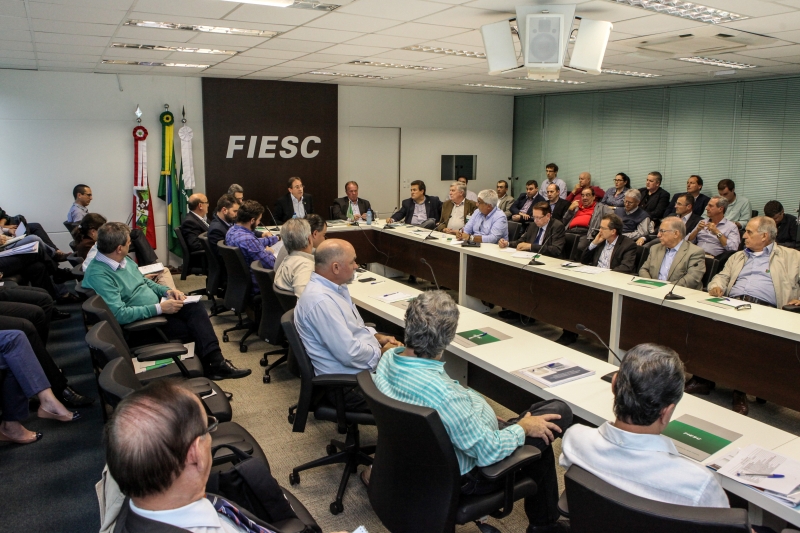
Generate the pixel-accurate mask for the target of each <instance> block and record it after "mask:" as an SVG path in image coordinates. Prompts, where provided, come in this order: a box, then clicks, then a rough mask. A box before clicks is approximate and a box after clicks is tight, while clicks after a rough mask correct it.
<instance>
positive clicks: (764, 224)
mask: <svg viewBox="0 0 800 533" xmlns="http://www.w3.org/2000/svg"><path fill="white" fill-rule="evenodd" d="M750 220H755V221H757V222H758V227H757V228H756V233H766V234H767V236H769V241H770V242H775V240H776V239H777V238H778V225H777V224H775V221H774V220H772V219H771V218H770V217H753V218H751V219H750Z"/></svg>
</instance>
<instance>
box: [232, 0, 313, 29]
mask: <svg viewBox="0 0 800 533" xmlns="http://www.w3.org/2000/svg"><path fill="white" fill-rule="evenodd" d="M231 5H235V4H231ZM326 13H327V12H325V11H318V10H314V9H286V8H282V7H268V6H257V5H253V4H240V5H239V7H238V8H237V9H236V10H235V11H233V12H232V13H230V14H228V15H227V16H226V17H225V20H243V21H248V22H266V23H270V24H286V25H288V26H299V25H301V24H305V23H306V22H310V21H312V20H314V19H316V18H319V17H321V16H323V15H325V14H326Z"/></svg>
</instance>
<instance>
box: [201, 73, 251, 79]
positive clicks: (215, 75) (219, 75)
mask: <svg viewBox="0 0 800 533" xmlns="http://www.w3.org/2000/svg"><path fill="white" fill-rule="evenodd" d="M200 77H201V78H241V77H242V74H241V73H240V72H239V73H236V72H231V73H229V72H201V73H200Z"/></svg>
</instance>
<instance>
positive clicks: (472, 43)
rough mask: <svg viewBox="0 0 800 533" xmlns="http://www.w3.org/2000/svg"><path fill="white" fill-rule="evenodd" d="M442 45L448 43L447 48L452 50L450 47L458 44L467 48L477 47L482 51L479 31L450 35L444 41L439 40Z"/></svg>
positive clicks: (481, 39) (481, 38)
mask: <svg viewBox="0 0 800 533" xmlns="http://www.w3.org/2000/svg"><path fill="white" fill-rule="evenodd" d="M439 40H440V41H441V42H443V43H449V46H448V47H447V48H453V46H452V45H454V44H460V45H463V46H469V47H473V48H474V47H479V48H481V49H483V37H482V36H481V32H479V31H469V32H467V33H460V34H458V35H451V36H450V37H445V38H444V39H439Z"/></svg>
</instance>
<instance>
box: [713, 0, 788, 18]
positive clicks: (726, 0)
mask: <svg viewBox="0 0 800 533" xmlns="http://www.w3.org/2000/svg"><path fill="white" fill-rule="evenodd" d="M700 3H702V4H703V5H705V6H709V7H715V8H717V9H721V10H723V11H731V12H733V13H738V14H739V15H746V16H748V17H765V16H768V15H777V14H779V13H787V12H789V11H791V10H792V8H791V7H787V6H784V5H780V4H777V3H773V2H771V1H766V2H765V1H764V0H702V2H700ZM798 7H800V6H798Z"/></svg>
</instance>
